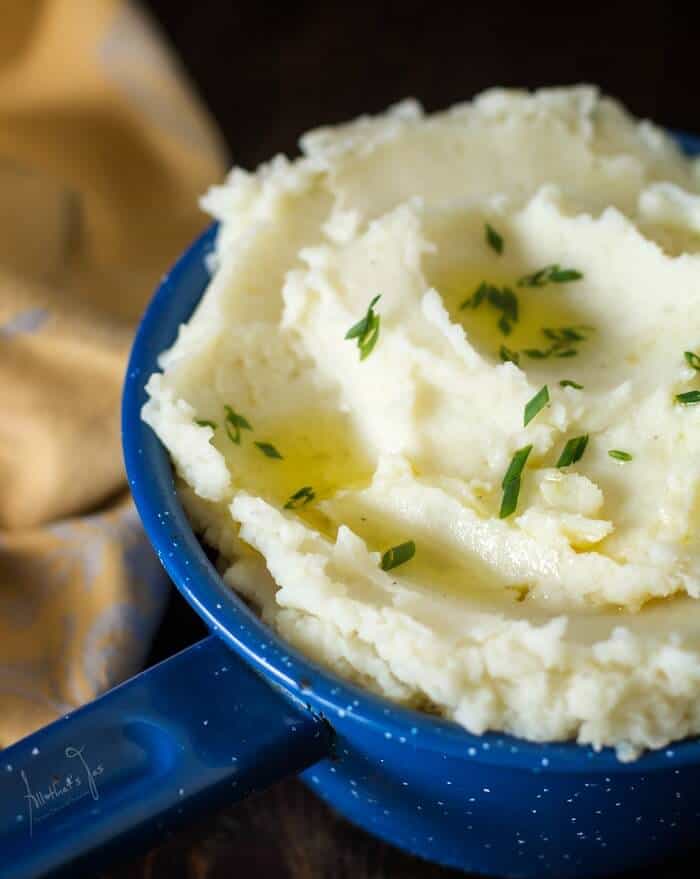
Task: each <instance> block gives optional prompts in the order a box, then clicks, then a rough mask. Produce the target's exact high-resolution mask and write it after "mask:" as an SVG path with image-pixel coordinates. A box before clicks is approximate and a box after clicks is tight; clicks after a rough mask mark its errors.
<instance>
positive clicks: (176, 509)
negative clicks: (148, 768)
mask: <svg viewBox="0 0 700 879" xmlns="http://www.w3.org/2000/svg"><path fill="white" fill-rule="evenodd" d="M672 134H673V136H674V138H675V139H676V140H677V141H678V143H679V145H680V146H681V147H682V149H683V150H684V152H686V153H687V154H688V155H699V154H700V137H699V136H694V135H691V134H687V133H685V132H672ZM217 228H218V227H217V225H216V224H213V225H212V226H210V227H209V228H208V229H207V230H206V231H205V232H204V233H203V234H202V235H201V236H200V237H199V238H197V239H196V240H195V241H194V242H193V244H192V245H191V246H190V247H189V248H188V249H187V250H186V251H185V252H184V253H183V254H182V256H181V257H180V258H179V259H178V260H177V262H176V263H175V265H174V266H173V268H172V269H171V270H170V272H168V273H167V274H166V275H164V276H163V278H162V279H161V282H160V284H159V286H158V288H157V290H156V292H155V294H154V296H153V298H152V299H151V301H150V303H149V305H148V307H147V309H146V311H145V313H144V315H143V318H142V320H141V323H140V324H139V327H138V330H137V332H136V336H135V339H134V343H133V347H132V350H131V354H130V357H129V362H128V366H127V371H126V376H125V381H124V393H123V399H122V443H123V450H124V461H125V465H126V471H127V478H128V481H129V486H130V488H131V492H132V495H133V497H134V501H135V504H136V507H137V509H138V512H139V514H140V516H141V520H142V523H143V526H144V528H145V530H146V533H147V535H148V537H149V539H150V541H151V544H152V545H153V547H154V549H155V551H156V553H157V554H158V557H159V559H160V560H161V562H162V564H163V566H164V567H165V569H166V571H167V572H168V574H169V575H170V577H171V578H172V580H173V582H174V584H175V586H176V587H177V588H178V589H179V591H180V592H181V593H182V595H183V596H184V597H185V599H186V600H187V601H188V602H189V604H190V605H191V606H192V607H193V609H194V610H195V611H196V612H197V614H198V615H199V616H200V617H201V618H202V619H203V620H204V622H205V623H206V624H207V625H208V627H209V628H210V629H211V631H212V632H213V633H214V634H216V635H218V636H219V637H221V638H223V639H224V641H225V642H226V643H227V644H228V646H229V647H230V648H231V649H232V650H233V651H234V652H235V653H237V654H238V655H239V656H241V657H242V658H244V659H245V660H246V661H248V662H249V663H250V664H251V665H252V666H253V667H254V668H256V669H257V670H258V671H259V672H260V673H262V674H264V675H265V676H268V677H270V678H271V679H272V681H273V682H274V683H276V684H277V685H279V686H281V687H282V688H284V689H285V690H287V691H290V692H291V693H292V694H293V695H295V696H296V697H297V698H299V699H300V700H302V701H303V702H305V703H307V704H309V705H310V706H311V707H312V708H313V709H314V710H316V711H318V712H321V713H323V714H324V716H326V717H327V718H328V720H329V722H330V723H331V724H332V723H333V721H334V719H335V718H336V717H343V718H344V721H343V722H344V723H345V722H347V721H348V719H350V720H352V721H355V722H357V723H361V724H363V725H366V726H368V727H372V728H374V730H375V731H377V732H379V733H382V734H383V735H384V737H385V738H387V739H391V740H393V741H394V742H395V743H397V744H413V745H415V746H417V747H420V748H428V749H430V750H439V751H442V752H444V753H446V754H449V755H450V756H454V757H459V758H463V759H465V760H469V759H474V760H478V761H479V762H498V763H504V762H505V763H507V764H510V765H520V766H527V767H528V768H530V769H535V770H536V771H541V772H552V771H567V772H600V773H603V772H613V771H614V772H621V771H622V772H649V771H656V770H668V769H669V768H677V767H678V766H679V765H684V764H689V763H697V762H700V737H693V738H688V739H684V740H682V741H679V742H675V743H673V744H670V745H669V746H667V747H665V748H662V749H659V750H655V751H648V752H646V753H644V754H643V755H642V756H641V757H639V758H638V759H637V760H636V761H632V762H628V763H622V762H620V761H619V759H618V758H617V756H616V753H615V751H614V750H613V749H612V748H609V747H606V748H603V749H601V750H600V751H595V750H594V749H593V748H592V747H591V746H589V745H581V744H578V743H577V742H575V741H564V742H542V743H540V742H533V741H529V740H526V739H520V738H516V737H515V736H511V735H508V734H505V733H498V732H486V733H484V734H483V735H478V734H474V733H470V732H469V731H468V730H466V729H464V728H463V727H461V726H459V725H458V724H457V723H455V722H453V721H451V720H447V719H445V718H441V717H437V716H434V715H429V714H425V713H422V712H419V711H417V710H414V709H411V708H407V707H404V706H401V705H397V704H395V703H393V702H391V701H389V700H388V699H385V698H383V697H381V696H378V695H376V694H374V693H372V692H370V691H368V690H365V689H363V688H361V687H359V686H358V685H356V684H354V683H352V682H350V681H348V680H345V679H343V678H341V677H339V676H337V675H336V674H335V673H333V672H331V671H329V670H328V669H325V668H323V667H321V666H320V665H318V664H317V663H315V662H314V661H313V660H311V659H309V658H308V657H306V656H305V655H304V654H302V653H301V652H300V651H298V650H297V649H296V648H294V647H292V646H291V645H289V644H287V643H286V642H285V641H283V640H282V638H280V637H279V636H278V635H277V634H276V633H275V632H274V631H273V630H272V629H271V628H270V627H269V626H267V625H266V624H265V623H263V622H262V620H261V619H260V618H259V617H258V616H257V615H256V614H255V613H254V612H253V611H252V610H251V609H250V608H249V607H248V606H247V605H246V604H245V602H244V601H243V599H242V598H240V597H239V596H238V595H237V593H235V592H234V591H233V590H232V589H231V588H230V587H228V586H227V585H226V584H225V583H224V582H223V580H222V578H221V577H220V576H219V574H218V573H217V571H216V569H215V568H214V566H213V565H212V564H211V562H210V561H209V559H208V558H207V556H206V554H205V552H204V550H203V548H202V546H201V544H200V542H199V539H198V538H197V537H196V535H195V534H194V531H193V529H192V527H191V525H190V523H189V521H188V519H187V516H186V514H185V512H184V510H183V508H182V505H181V503H180V501H179V498H178V495H177V491H176V488H175V482H174V478H173V471H172V467H171V463H170V458H169V456H168V453H167V451H166V450H165V448H164V447H163V446H162V445H161V443H160V441H159V440H158V438H157V437H156V435H155V434H154V433H153V431H152V430H151V429H150V428H149V427H148V425H146V424H145V423H144V422H143V421H142V420H141V417H140V415H141V407H142V406H143V404H144V403H145V401H146V393H145V387H144V386H145V382H146V380H147V379H148V377H149V376H150V375H151V374H152V373H153V372H156V371H158V355H159V354H160V353H161V352H162V351H163V350H165V349H166V348H169V347H170V346H171V345H172V343H173V342H174V340H175V338H176V336H177V332H178V328H179V326H180V325H181V324H182V323H184V322H185V321H186V320H188V319H189V317H190V315H191V314H192V313H193V311H194V310H195V309H196V307H197V305H198V303H199V300H200V299H201V297H202V294H203V292H204V290H205V288H206V286H207V284H208V282H209V280H210V274H209V271H208V268H207V264H208V258H209V255H210V254H211V253H212V251H213V248H214V241H215V238H216V233H217Z"/></svg>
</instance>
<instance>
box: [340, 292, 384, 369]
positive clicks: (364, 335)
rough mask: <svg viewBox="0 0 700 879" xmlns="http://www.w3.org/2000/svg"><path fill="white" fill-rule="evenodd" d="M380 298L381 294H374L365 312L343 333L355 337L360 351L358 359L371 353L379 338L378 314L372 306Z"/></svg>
mask: <svg viewBox="0 0 700 879" xmlns="http://www.w3.org/2000/svg"><path fill="white" fill-rule="evenodd" d="M380 299H381V294H380V295H379V296H375V297H374V299H373V300H372V301H371V302H370V304H369V307H368V308H367V313H366V314H365V316H364V317H363V318H362V320H358V322H357V323H356V324H353V326H351V327H350V329H349V330H348V331H347V333H346V334H345V338H346V339H357V347H358V349H359V351H360V360H364V359H365V358H366V357H369V355H370V354H371V353H372V350H373V349H374V346H375V345H376V344H377V339H378V338H379V324H380V320H381V318H380V315H378V314H377V313H376V312H375V311H374V306H375V305H376V304H377V302H379V300H380Z"/></svg>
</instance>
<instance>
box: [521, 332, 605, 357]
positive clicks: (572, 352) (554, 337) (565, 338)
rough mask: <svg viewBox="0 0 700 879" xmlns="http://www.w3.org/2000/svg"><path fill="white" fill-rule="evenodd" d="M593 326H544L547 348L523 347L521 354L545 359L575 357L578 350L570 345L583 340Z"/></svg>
mask: <svg viewBox="0 0 700 879" xmlns="http://www.w3.org/2000/svg"><path fill="white" fill-rule="evenodd" d="M592 332H593V327H589V326H585V325H581V326H577V327H544V328H543V329H542V334H543V335H544V337H545V338H546V339H548V340H549V342H550V343H551V344H550V346H549V348H544V349H543V348H525V350H524V351H523V354H525V355H526V356H527V357H531V358H533V360H546V359H547V358H548V357H575V356H576V355H577V354H578V351H577V350H576V349H575V348H573V347H572V345H573V344H574V343H576V342H585V341H586V340H587V338H588V336H587V333H592Z"/></svg>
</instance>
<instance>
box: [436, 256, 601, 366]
mask: <svg viewBox="0 0 700 879" xmlns="http://www.w3.org/2000/svg"><path fill="white" fill-rule="evenodd" d="M518 277H519V276H518V275H515V276H513V275H505V274H503V273H502V272H499V271H494V270H493V269H492V268H491V267H489V269H488V270H483V271H479V272H476V271H474V269H465V270H463V271H451V272H449V273H443V274H440V273H437V274H435V275H434V276H433V277H431V279H430V282H431V284H433V286H435V288H436V289H437V290H438V292H439V293H440V295H441V296H442V299H443V302H444V304H445V307H446V309H447V311H448V312H449V314H450V318H451V319H452V320H453V321H454V322H455V323H459V324H461V325H462V326H463V327H464V330H465V332H466V334H467V337H468V339H469V341H470V343H471V344H472V345H473V346H474V347H475V348H477V350H479V351H480V352H481V353H482V354H484V355H486V356H488V357H490V358H492V359H493V360H495V361H500V360H502V359H503V357H502V356H501V348H502V346H505V347H506V348H508V349H509V350H510V351H511V352H516V354H519V361H520V365H521V366H522V367H523V368H524V369H528V370H530V369H542V368H545V369H547V370H552V371H553V372H556V373H557V374H559V373H560V372H562V370H564V371H567V370H568V371H570V370H571V369H575V367H576V364H577V363H578V362H579V361H581V360H584V359H589V358H590V355H591V353H592V351H593V349H594V347H595V346H596V345H597V344H598V339H597V333H596V330H595V327H594V326H593V322H592V320H591V316H590V315H589V314H587V313H586V312H585V311H584V310H583V309H582V308H581V306H580V304H579V303H578V300H579V297H577V296H572V295H571V294H572V292H575V291H576V289H577V286H578V285H580V284H582V283H583V282H582V281H580V280H579V281H573V282H570V283H563V284H554V283H551V284H547V285H546V286H543V287H519V286H518V285H517V281H518ZM484 282H485V283H487V284H489V285H491V286H493V287H496V288H497V289H498V290H503V288H507V289H508V290H510V291H511V293H512V295H513V297H514V299H515V302H516V307H517V320H514V319H508V320H507V327H504V326H503V325H502V323H503V322H502V321H501V318H502V317H503V316H504V311H503V309H502V308H501V307H498V306H497V305H494V303H493V302H491V301H490V298H489V296H488V295H485V296H484V297H483V298H482V299H481V302H480V304H478V305H476V306H474V305H473V304H471V303H473V301H474V294H475V293H476V292H477V291H478V289H479V287H480V286H481V285H482V283H484ZM499 323H500V324H501V325H499ZM564 327H566V328H573V329H574V330H575V331H576V332H577V333H578V335H580V336H582V337H584V338H583V339H582V340H571V341H570V342H566V343H561V345H560V349H559V350H558V351H557V352H555V353H552V354H551V355H550V356H549V357H547V358H536V357H530V356H528V355H527V354H526V353H524V352H525V351H526V350H530V351H542V352H545V353H546V352H547V350H548V349H550V348H551V347H552V345H553V342H554V340H553V339H551V338H548V337H547V335H545V333H544V330H561V329H562V328H564ZM506 330H507V331H506ZM566 351H574V352H575V354H573V355H567V356H562V354H563V353H564V352H566Z"/></svg>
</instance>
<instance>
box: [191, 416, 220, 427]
mask: <svg viewBox="0 0 700 879" xmlns="http://www.w3.org/2000/svg"><path fill="white" fill-rule="evenodd" d="M194 423H195V424H198V425H199V427H211V429H212V430H216V428H217V427H218V425H217V423H216V422H215V421H209V420H207V419H206V418H195V420H194Z"/></svg>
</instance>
